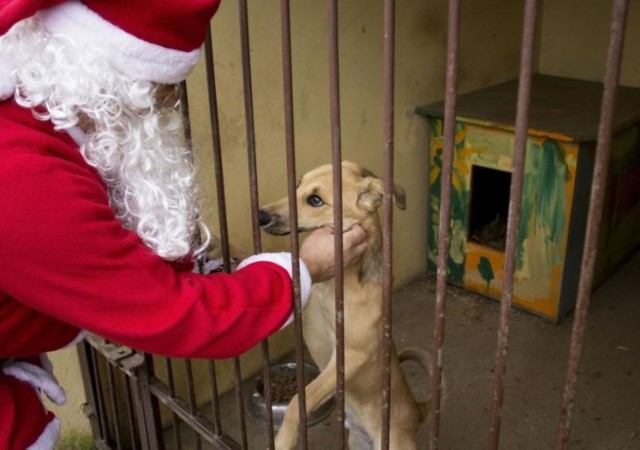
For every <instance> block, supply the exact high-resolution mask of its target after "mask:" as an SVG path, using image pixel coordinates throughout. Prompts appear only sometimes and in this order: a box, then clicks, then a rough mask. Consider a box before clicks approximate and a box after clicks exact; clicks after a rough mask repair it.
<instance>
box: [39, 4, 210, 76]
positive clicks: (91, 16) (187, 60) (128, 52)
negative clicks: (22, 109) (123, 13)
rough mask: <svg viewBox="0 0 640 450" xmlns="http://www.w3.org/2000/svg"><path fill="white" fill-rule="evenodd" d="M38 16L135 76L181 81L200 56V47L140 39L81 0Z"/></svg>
mask: <svg viewBox="0 0 640 450" xmlns="http://www.w3.org/2000/svg"><path fill="white" fill-rule="evenodd" d="M36 17H38V18H39V19H40V21H41V22H42V24H43V25H44V26H45V28H47V30H49V31H50V32H51V33H53V34H61V35H66V36H69V37H70V38H72V39H73V40H74V41H75V42H76V43H78V44H80V45H86V46H88V47H91V48H92V49H95V50H96V51H99V52H102V53H103V54H104V55H105V56H106V57H107V59H108V60H109V62H110V63H111V65H113V67H115V68H116V69H117V70H119V71H121V72H123V73H124V74H126V75H128V76H130V77H132V78H134V79H142V80H148V81H155V82H157V83H167V84H169V83H178V82H180V81H182V80H184V79H185V78H186V77H187V75H189V73H190V72H191V70H192V69H193V67H194V66H195V64H196V63H197V62H198V58H199V57H200V49H199V48H198V49H195V50H192V51H189V52H185V51H180V50H175V49H170V48H165V47H162V46H160V45H157V44H154V43H151V42H147V41H144V40H142V39H139V38H138V37H136V36H134V35H132V34H130V33H127V32H126V31H124V30H123V29H121V28H118V27H117V26H115V25H113V24H112V23H110V22H109V21H107V20H105V19H103V18H102V17H101V16H99V15H98V14H96V13H95V12H93V11H92V10H91V9H89V8H88V7H87V6H85V5H84V4H82V3H80V2H78V1H69V2H65V3H62V4H60V5H58V6H54V7H52V8H48V9H44V10H41V11H38V12H37V13H36Z"/></svg>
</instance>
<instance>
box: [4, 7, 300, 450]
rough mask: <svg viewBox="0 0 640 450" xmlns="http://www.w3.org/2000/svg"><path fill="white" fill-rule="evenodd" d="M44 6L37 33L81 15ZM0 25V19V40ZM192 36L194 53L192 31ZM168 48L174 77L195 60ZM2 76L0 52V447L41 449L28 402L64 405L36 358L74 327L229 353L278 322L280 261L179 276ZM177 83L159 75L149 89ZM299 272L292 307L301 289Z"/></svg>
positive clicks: (50, 425)
mask: <svg viewBox="0 0 640 450" xmlns="http://www.w3.org/2000/svg"><path fill="white" fill-rule="evenodd" d="M43 3H46V1H43V0H38V1H24V2H21V1H14V2H10V4H9V6H8V7H7V8H8V9H6V10H5V9H2V8H4V6H2V7H0V9H2V14H5V12H6V13H7V16H8V15H10V14H11V11H12V10H11V8H14V9H15V10H19V9H20V4H22V5H24V8H26V10H25V11H26V12H25V11H22V12H18V13H17V15H16V18H17V19H21V18H23V17H26V16H27V15H29V14H32V13H33V10H35V9H36V8H37V7H38V5H42V4H43ZM49 3H50V4H60V3H62V5H61V6H57V7H56V8H63V9H62V10H61V11H63V13H61V14H58V13H57V11H59V10H58V9H56V8H54V9H53V13H49V12H47V14H48V16H47V17H48V19H47V20H48V21H49V22H48V24H47V26H49V24H50V25H51V27H53V28H56V27H64V26H67V25H66V23H67V22H66V21H65V20H66V19H67V18H68V16H74V14H76V12H77V11H78V8H80V12H81V15H84V14H85V12H86V11H85V10H86V9H87V8H85V7H84V6H83V5H82V4H80V3H77V2H67V3H69V4H70V5H69V6H70V8H71V9H70V10H67V9H64V8H66V6H67V5H66V3H65V2H61V1H57V0H53V1H50V2H49ZM86 3H87V4H91V5H93V4H95V5H96V8H98V9H99V8H102V10H101V11H100V12H101V13H104V14H105V16H104V17H109V20H111V21H115V20H116V19H117V15H118V11H119V10H118V9H114V11H109V8H110V5H112V4H118V5H121V6H122V8H124V9H127V8H128V9H131V8H134V9H135V8H136V6H132V5H135V4H136V3H137V2H134V1H129V0H127V1H126V2H122V1H116V2H112V1H109V2H103V3H101V2H99V1H89V0H87V2H86ZM140 3H143V4H146V3H147V2H140ZM154 3H158V4H162V5H164V6H166V8H167V9H169V10H170V9H171V8H177V10H176V11H178V12H176V13H175V14H174V13H171V14H167V15H168V17H173V15H180V14H186V12H185V11H188V8H189V5H190V4H191V3H192V2H189V1H187V2H173V1H169V0H167V1H157V2H154ZM193 3H194V4H198V5H199V6H198V7H199V8H202V5H204V4H208V6H207V8H208V10H207V11H208V12H207V14H205V17H204V18H203V17H201V16H202V14H203V13H201V11H200V10H199V9H197V8H194V10H193V12H194V14H196V15H197V18H196V19H197V20H196V19H194V20H196V21H195V22H192V23H197V24H205V25H206V26H207V27H208V20H209V17H211V15H212V14H213V11H215V6H216V4H217V1H215V0H209V1H206V0H194V1H193ZM174 4H177V5H178V6H175V5H174ZM164 6H162V7H164ZM162 7H159V9H156V10H158V11H159V10H162ZM137 8H139V9H141V11H142V10H144V11H146V10H148V9H151V10H153V9H154V8H153V7H150V6H149V5H146V6H145V5H138V6H137ZM112 12H113V13H114V15H113V16H108V14H109V13H112ZM130 13H131V11H130V10H128V11H125V13H123V14H124V16H126V17H129V16H130ZM7 16H5V17H4V18H3V19H2V20H1V21H0V22H3V21H4V20H5V18H6V17H7ZM43 17H45V16H43ZM96 17H97V16H96ZM89 19H91V20H96V19H95V17H93V16H91V17H89ZM91 20H86V18H84V17H83V20H77V21H72V22H71V23H72V26H71V28H73V27H76V26H78V27H89V28H91V29H93V28H96V29H98V28H99V27H95V26H94V25H95V24H93V23H92V22H91ZM100 20H102V19H100V18H98V21H100ZM142 23H145V22H142ZM190 23H191V22H190ZM6 25H7V24H6V23H0V33H3V32H6ZM101 25H107V26H108V25H109V23H105V24H101ZM165 25H166V24H165ZM3 28H5V29H3ZM201 28H202V30H201V33H200V35H199V36H196V37H195V38H194V39H195V41H197V42H198V44H196V46H197V45H199V43H201V42H202V38H203V35H204V33H205V32H206V30H205V29H204V25H202V27H201ZM167 29H168V28H167ZM57 31H59V30H57ZM76 31H78V30H76ZM73 32H74V30H73V29H72V30H71V31H70V33H71V34H73ZM167 34H169V32H168V31H167ZM120 37H122V36H120ZM125 38H127V36H126V34H125ZM136 39H137V38H136ZM180 39H183V37H182V36H181V37H180ZM107 41H108V40H107ZM108 42H110V41H108ZM136 42H137V41H136ZM136 42H134V43H136ZM96 45H98V44H96ZM143 47H144V46H143ZM130 48H131V46H129V47H126V49H127V50H128V49H130ZM154 48H155V47H154ZM116 50H117V51H120V48H118V49H116ZM137 50H139V49H136V51H137ZM143 50H144V48H143ZM155 50H157V48H156V49H155ZM187 50H189V51H187ZM180 52H182V53H180ZM133 54H134V55H135V54H136V52H133ZM176 54H177V55H178V56H181V55H183V54H184V55H186V56H187V59H186V62H185V61H182V62H184V64H182V65H181V64H179V63H176V64H175V65H174V66H172V67H179V68H180V69H179V70H188V69H190V67H191V66H190V65H192V64H193V63H195V60H197V55H196V59H193V56H194V51H190V49H189V48H188V46H187V48H186V49H183V48H179V51H178V53H176V52H173V53H171V54H170V55H169V56H171V58H175V57H176ZM152 62H153V63H157V61H156V59H153V61H152ZM185 68H186V69H185ZM9 69H10V67H9ZM9 69H7V66H6V65H4V66H3V64H2V57H1V55H0V130H1V131H0V180H1V181H0V205H1V209H0V210H1V214H2V217H1V218H0V449H2V450H23V449H25V448H36V449H39V448H53V445H54V442H55V441H56V440H57V438H58V435H59V428H60V424H59V422H58V421H57V419H55V418H54V416H53V414H51V413H50V412H48V411H46V409H45V408H44V406H43V404H42V403H41V400H40V395H41V394H43V393H44V394H45V395H47V396H48V397H50V398H51V400H52V401H54V402H56V403H63V402H64V400H65V399H64V392H63V391H62V389H61V388H60V387H59V386H58V384H57V382H56V380H55V378H54V377H53V375H52V374H51V368H50V367H49V365H48V361H47V360H46V358H45V357H43V354H45V353H46V352H49V351H53V350H57V349H60V348H62V347H65V346H67V345H69V344H70V343H72V342H73V341H74V339H76V337H77V336H78V335H79V333H80V331H81V330H87V331H90V332H92V333H95V334H97V335H100V336H102V337H104V338H106V339H108V340H112V341H114V342H117V343H120V344H124V345H127V346H130V347H133V348H135V349H137V350H140V351H145V352H149V353H155V354H161V355H166V356H170V357H191V358H208V359H213V358H228V357H231V356H235V355H238V354H240V353H242V352H244V351H245V350H247V349H249V348H250V347H252V346H253V345H255V344H256V343H258V342H259V341H261V340H262V339H264V338H266V337H267V336H269V335H270V334H272V333H274V332H275V331H277V330H278V329H279V328H280V327H282V326H283V324H284V323H285V321H286V320H287V318H288V317H290V314H291V310H292V282H291V258H290V254H287V253H281V254H263V255H256V256H254V257H252V258H250V259H249V260H246V261H245V262H243V263H242V264H241V266H240V267H239V269H238V270H237V271H236V272H234V273H233V274H224V273H217V274H211V275H200V274H195V273H193V272H192V264H190V263H186V264H185V263H182V264H175V263H173V264H172V263H169V262H167V261H165V260H163V259H161V258H160V257H158V256H157V255H155V254H153V253H152V251H151V250H150V249H149V248H148V247H147V246H146V245H145V244H144V243H143V241H142V240H141V239H140V238H139V236H138V235H137V234H135V233H134V232H132V231H129V230H127V229H125V228H123V226H122V223H121V222H120V221H119V220H118V219H117V218H116V217H115V213H114V211H113V209H112V208H111V207H110V206H109V199H108V195H107V190H106V188H105V185H104V184H103V182H102V179H101V178H100V176H99V174H98V173H97V171H96V170H95V169H94V168H92V167H91V166H89V165H88V164H87V163H86V162H85V160H84V159H83V157H82V156H81V154H80V152H79V151H78V144H77V143H76V142H75V141H74V140H73V139H72V138H71V137H70V135H69V134H68V133H66V132H58V131H55V130H54V128H53V126H52V124H51V123H49V122H43V121H40V120H37V119H36V118H34V116H33V114H32V112H31V111H30V110H27V109H24V108H21V107H20V106H18V105H17V104H16V103H15V102H14V100H13V98H12V89H13V86H12V85H11V80H10V78H8V77H7V74H9V73H10V70H9ZM142 69H144V68H142ZM152 69H153V68H151V69H150V70H152ZM136 70H139V71H140V70H141V69H140V68H139V67H138V68H136ZM142 72H144V70H142ZM3 74H4V76H3ZM165 75H166V74H165ZM163 76H164V75H163ZM184 76H185V74H184V73H182V74H181V73H178V74H175V73H174V74H168V75H167V76H166V77H165V79H160V80H157V81H161V82H171V81H174V80H172V79H171V78H172V77H174V78H178V79H181V77H182V78H184ZM301 266H302V267H301V277H302V279H301V286H302V297H303V301H304V299H306V297H307V296H308V291H309V287H310V284H311V281H310V277H309V274H308V271H307V270H306V268H305V267H304V265H303V264H301ZM30 446H32V447H30Z"/></svg>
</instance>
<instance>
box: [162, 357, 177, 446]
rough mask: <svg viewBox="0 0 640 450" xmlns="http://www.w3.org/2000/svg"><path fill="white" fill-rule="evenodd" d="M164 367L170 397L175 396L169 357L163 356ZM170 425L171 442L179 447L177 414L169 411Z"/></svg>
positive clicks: (171, 365)
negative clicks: (171, 431)
mask: <svg viewBox="0 0 640 450" xmlns="http://www.w3.org/2000/svg"><path fill="white" fill-rule="evenodd" d="M164 364H165V369H166V371H167V387H168V388H169V394H170V395H171V397H175V396H176V389H175V382H174V378H173V364H172V363H171V359H170V358H164ZM171 425H172V428H173V442H174V445H175V447H176V448H180V422H179V421H178V415H177V414H176V413H175V412H174V411H171Z"/></svg>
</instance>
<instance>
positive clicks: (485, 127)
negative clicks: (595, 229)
mask: <svg viewBox="0 0 640 450" xmlns="http://www.w3.org/2000/svg"><path fill="white" fill-rule="evenodd" d="M517 86H518V84H517V80H513V81H509V82H506V83H502V84H499V85H496V86H490V87H487V88H484V89H481V90H479V91H474V92H471V93H468V94H465V95H461V96H459V98H458V100H457V112H456V123H455V150H454V160H453V176H452V197H451V223H450V224H449V226H450V233H451V241H450V242H451V244H450V251H449V258H448V279H449V281H450V282H451V283H454V284H457V285H459V286H462V287H464V288H466V289H469V290H471V291H475V292H477V293H479V294H482V295H486V296H489V297H492V298H496V299H499V298H500V297H501V295H502V280H503V270H504V269H503V267H504V259H505V255H504V239H505V237H506V226H507V214H506V212H505V207H504V203H505V201H506V202H507V203H508V189H509V188H508V185H509V183H510V176H507V177H505V173H507V174H508V173H510V172H511V170H512V155H513V143H514V128H515V115H516V103H517ZM601 96H602V85H601V84H600V83H595V82H587V81H581V80H573V79H567V78H559V77H552V76H546V75H535V76H534V78H533V86H532V99H531V111H530V121H529V130H528V138H527V155H526V160H525V167H524V180H523V198H522V205H521V210H520V218H521V219H520V227H519V230H518V242H517V250H516V258H517V260H516V273H515V283H514V291H513V303H514V304H515V305H517V306H519V307H522V308H524V309H526V310H529V311H531V312H533V313H536V314H539V315H541V316H544V317H547V318H549V319H551V320H553V321H555V320H558V319H559V318H560V317H562V316H563V315H564V314H566V313H567V312H568V311H570V310H571V309H573V307H574V305H575V294H576V292H577V285H578V279H579V275H580V261H581V257H582V247H583V244H584V233H585V226H586V216H587V209H588V200H589V195H590V188H591V178H592V173H593V164H594V156H595V155H594V153H595V145H596V139H597V130H598V121H599V111H600V101H601ZM443 111H444V104H443V102H439V103H435V104H432V105H428V106H425V107H421V108H418V113H419V114H421V115H423V116H425V117H427V118H428V119H429V132H430V166H429V168H428V169H429V170H428V174H429V175H428V176H429V188H430V195H429V205H428V206H429V215H428V218H429V221H428V239H427V245H428V248H427V258H428V264H427V267H428V269H429V270H432V271H435V269H436V266H437V248H438V246H437V236H438V233H437V230H438V227H439V206H440V187H441V186H440V184H441V177H440V171H441V166H442V163H441V160H442V148H443V132H442V130H443ZM614 122H615V128H614V137H613V140H612V160H611V169H610V176H609V180H608V183H607V190H606V194H605V195H606V200H605V215H604V220H603V225H602V227H601V228H602V229H601V235H600V239H599V243H598V245H599V254H598V260H597V264H596V274H595V278H594V283H595V285H598V284H600V283H601V282H603V281H604V280H605V279H606V278H607V277H608V276H609V275H610V274H611V273H613V271H615V270H616V269H617V268H618V267H619V266H620V265H621V264H622V263H623V262H624V261H625V260H626V259H627V258H628V257H630V256H631V255H632V254H633V253H634V252H635V250H637V248H638V246H639V245H640V233H637V230H638V229H639V228H640V89H633V88H626V87H620V88H619V97H618V103H617V109H616V113H615V117H614ZM505 180H507V181H505ZM505 189H506V190H507V192H506V193H504V192H502V191H504V190H505ZM504 195H506V196H507V197H506V200H505V199H504Z"/></svg>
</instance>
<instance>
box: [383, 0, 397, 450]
mask: <svg viewBox="0 0 640 450" xmlns="http://www.w3.org/2000/svg"><path fill="white" fill-rule="evenodd" d="M394 46H395V0H385V2H384V148H383V162H384V164H383V165H384V167H383V182H384V197H383V202H382V206H383V217H382V230H383V234H382V267H383V270H382V356H383V361H384V364H383V368H382V371H383V372H382V374H381V376H382V381H383V388H382V443H381V444H382V448H383V449H388V448H389V435H390V431H391V430H390V420H391V351H392V341H391V290H392V283H393V281H392V276H391V275H392V274H391V272H392V256H393V247H392V239H391V233H392V230H393V228H392V227H393V148H394V147H393V138H394V134H393V127H394V120H393V119H394V101H395V96H394V83H395V72H394V64H395V52H394V50H395V49H394Z"/></svg>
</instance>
